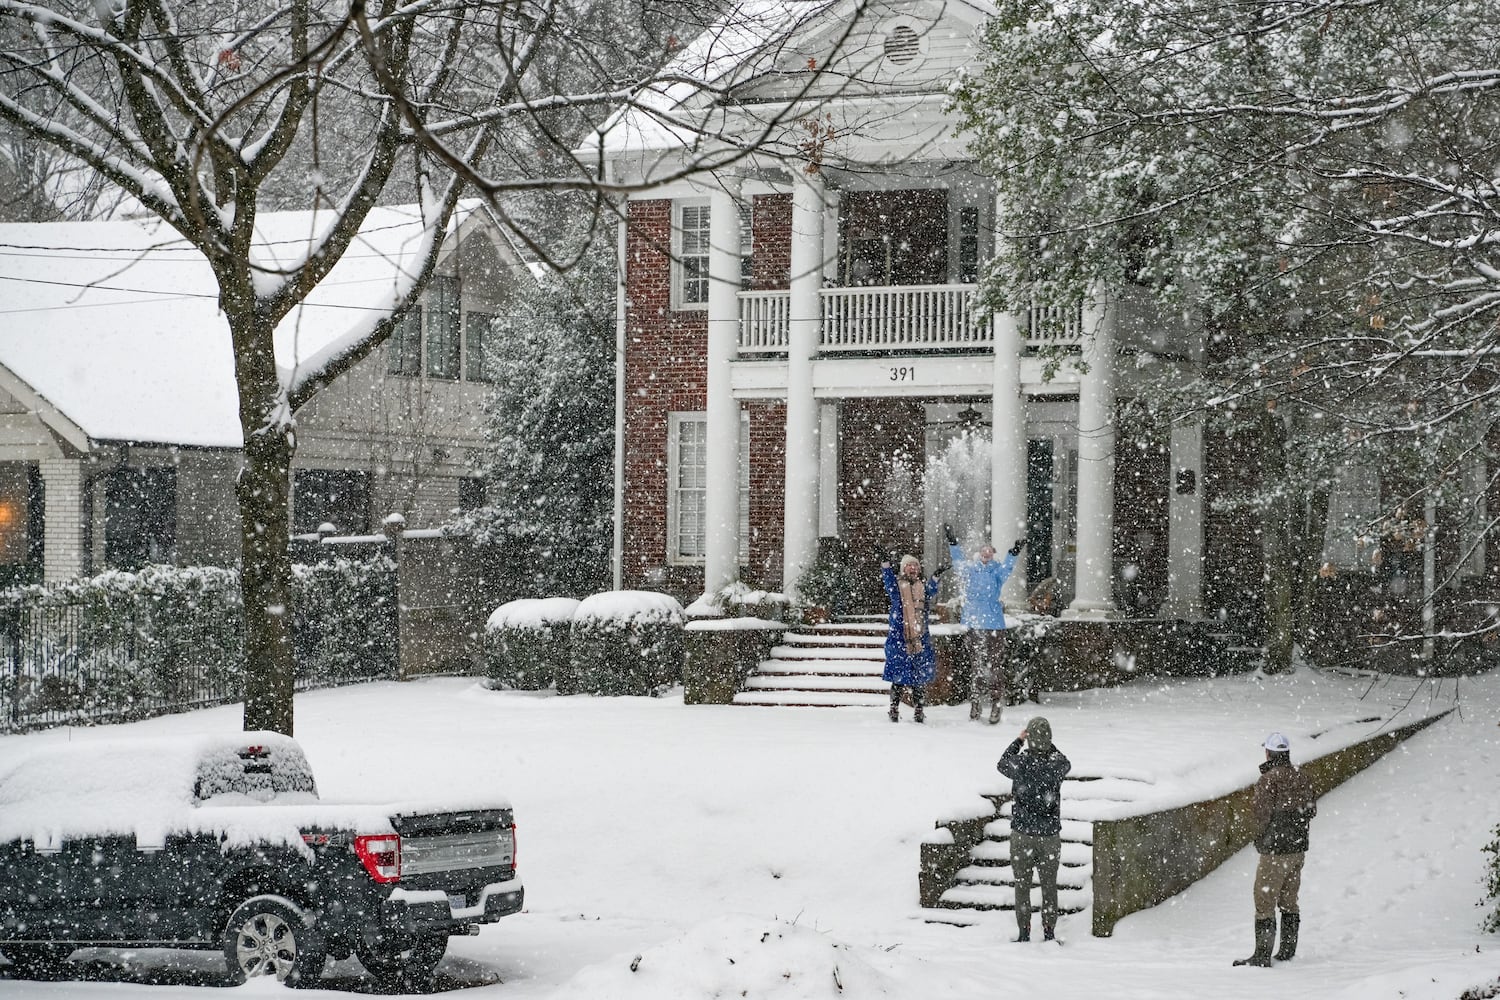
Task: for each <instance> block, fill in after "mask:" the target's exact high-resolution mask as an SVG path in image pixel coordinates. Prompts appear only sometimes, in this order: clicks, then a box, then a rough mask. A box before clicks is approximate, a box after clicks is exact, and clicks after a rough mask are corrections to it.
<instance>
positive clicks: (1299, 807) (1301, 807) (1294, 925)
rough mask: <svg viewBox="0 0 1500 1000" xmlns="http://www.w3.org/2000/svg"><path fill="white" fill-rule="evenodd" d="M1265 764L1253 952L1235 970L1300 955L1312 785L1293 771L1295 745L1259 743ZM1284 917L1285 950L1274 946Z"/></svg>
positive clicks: (1259, 788)
mask: <svg viewBox="0 0 1500 1000" xmlns="http://www.w3.org/2000/svg"><path fill="white" fill-rule="evenodd" d="M1261 746H1263V747H1264V748H1265V751H1266V762H1265V763H1264V764H1262V765H1261V766H1260V780H1258V781H1256V783H1255V791H1254V793H1253V795H1252V799H1251V810H1252V812H1253V815H1254V823H1255V849H1256V850H1257V851H1259V852H1260V862H1259V863H1258V864H1257V865H1256V867H1255V952H1254V954H1252V955H1251V956H1250V957H1249V958H1237V959H1235V960H1234V964H1235V965H1254V966H1259V967H1261V968H1267V967H1269V966H1270V964H1271V959H1272V958H1273V957H1274V958H1275V959H1276V961H1278V962H1288V961H1291V959H1292V958H1293V957H1294V956H1295V955H1296V954H1297V937H1298V933H1299V932H1300V931H1301V928H1302V914H1301V910H1300V909H1299V908H1298V904H1297V893H1298V891H1299V890H1300V889H1301V887H1302V864H1303V862H1304V861H1306V860H1307V846H1308V826H1309V824H1310V823H1311V822H1312V818H1313V817H1314V816H1316V815H1317V814H1318V803H1317V797H1316V796H1315V795H1314V794H1313V787H1312V782H1310V781H1308V780H1307V776H1306V775H1305V774H1303V773H1302V772H1301V771H1299V770H1298V769H1297V768H1295V767H1293V766H1292V744H1291V741H1290V740H1288V739H1287V738H1286V737H1285V736H1284V735H1282V734H1281V733H1272V734H1271V735H1270V736H1267V737H1266V741H1265V742H1264V743H1262V744H1261ZM1277 911H1280V913H1281V948H1280V949H1279V950H1278V951H1277V952H1276V954H1275V955H1274V956H1273V955H1272V954H1271V948H1272V947H1273V946H1274V945H1275V944H1276V914H1277Z"/></svg>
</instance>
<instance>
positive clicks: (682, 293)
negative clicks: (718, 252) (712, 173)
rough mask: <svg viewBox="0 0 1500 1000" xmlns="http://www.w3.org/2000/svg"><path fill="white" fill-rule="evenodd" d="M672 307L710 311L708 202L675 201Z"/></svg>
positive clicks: (673, 205)
mask: <svg viewBox="0 0 1500 1000" xmlns="http://www.w3.org/2000/svg"><path fill="white" fill-rule="evenodd" d="M672 210H673V216H674V218H673V220H672V307H673V308H674V309H706V308H708V245H709V237H708V202H706V201H703V202H680V201H679V202H673V203H672Z"/></svg>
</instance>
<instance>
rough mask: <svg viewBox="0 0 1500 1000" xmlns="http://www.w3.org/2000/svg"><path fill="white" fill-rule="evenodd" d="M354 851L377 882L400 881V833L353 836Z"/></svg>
mask: <svg viewBox="0 0 1500 1000" xmlns="http://www.w3.org/2000/svg"><path fill="white" fill-rule="evenodd" d="M354 853H355V854H357V855H359V860H360V861H361V862H363V863H364V866H365V871H367V872H369V873H370V877H371V878H372V879H374V880H375V881H377V882H399V881H401V835H400V834H396V833H381V834H375V835H370V836H363V837H355V838H354Z"/></svg>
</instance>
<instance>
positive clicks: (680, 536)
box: [667, 412, 750, 566]
mask: <svg viewBox="0 0 1500 1000" xmlns="http://www.w3.org/2000/svg"><path fill="white" fill-rule="evenodd" d="M735 478H736V479H737V480H738V481H739V482H738V486H739V489H738V490H737V493H738V507H739V522H740V551H739V554H738V559H739V562H740V564H741V565H744V564H745V563H747V562H749V561H750V416H749V414H747V413H743V412H742V413H741V414H740V467H739V474H738V475H737V476H736V477H735ZM707 503H708V418H707V416H706V415H705V414H703V413H673V414H671V415H670V417H669V418H668V421H667V562H668V563H669V564H671V565H673V566H698V565H702V563H703V557H704V554H705V548H706V539H707V534H708V532H707V523H708V522H707Z"/></svg>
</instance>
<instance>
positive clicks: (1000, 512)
mask: <svg viewBox="0 0 1500 1000" xmlns="http://www.w3.org/2000/svg"><path fill="white" fill-rule="evenodd" d="M992 322H993V323H994V324H995V390H994V403H993V410H992V411H991V413H992V417H991V425H990V449H991V450H990V541H991V543H992V544H993V545H994V546H995V548H996V549H998V550H999V551H1000V552H1001V553H1002V557H1003V553H1004V552H1005V550H1006V549H1008V548H1010V546H1011V543H1013V542H1014V541H1015V540H1016V539H1017V538H1025V537H1026V402H1025V399H1024V398H1023V397H1022V395H1021V354H1022V352H1023V351H1024V350H1025V347H1026V344H1025V341H1024V340H1023V339H1022V336H1021V329H1020V326H1019V325H1018V324H1017V322H1016V317H1015V315H1014V314H1012V313H996V314H995V316H994V317H993V319H992ZM1026 588H1027V580H1026V553H1024V552H1023V553H1021V555H1020V556H1019V557H1018V558H1017V559H1016V568H1015V569H1014V570H1012V571H1011V574H1010V579H1008V580H1006V581H1005V586H1004V588H1003V589H1002V590H1001V591H1000V597H1001V599H1002V600H1003V601H1004V602H1005V606H1006V607H1008V608H1012V609H1015V610H1020V609H1022V608H1024V607H1025V606H1026Z"/></svg>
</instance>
